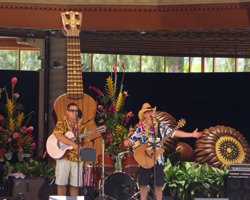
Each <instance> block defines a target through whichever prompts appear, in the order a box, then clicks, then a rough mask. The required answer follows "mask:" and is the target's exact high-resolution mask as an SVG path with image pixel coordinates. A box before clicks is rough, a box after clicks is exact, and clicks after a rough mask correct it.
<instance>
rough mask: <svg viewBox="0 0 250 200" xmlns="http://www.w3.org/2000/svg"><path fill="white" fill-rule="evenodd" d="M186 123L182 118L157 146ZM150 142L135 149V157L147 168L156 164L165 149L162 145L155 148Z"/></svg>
mask: <svg viewBox="0 0 250 200" xmlns="http://www.w3.org/2000/svg"><path fill="white" fill-rule="evenodd" d="M185 123H186V120H185V119H180V120H179V121H178V123H177V126H176V127H175V128H174V129H172V131H171V132H170V133H169V134H168V135H166V136H164V137H163V138H162V140H161V141H160V142H159V143H157V146H162V145H163V143H164V142H165V141H166V140H167V139H168V138H169V137H172V136H173V134H174V132H175V131H176V130H177V129H179V128H181V127H183V126H184V125H185ZM149 146H150V145H149V142H148V143H146V144H143V145H140V146H138V147H136V148H135V149H134V158H135V160H136V161H137V162H138V164H139V165H140V166H142V167H143V168H145V169H149V168H151V167H153V166H154V164H155V163H154V161H157V159H158V158H159V156H160V155H161V154H162V153H164V149H163V148H162V147H159V148H156V149H155V150H153V149H152V148H150V147H149Z"/></svg>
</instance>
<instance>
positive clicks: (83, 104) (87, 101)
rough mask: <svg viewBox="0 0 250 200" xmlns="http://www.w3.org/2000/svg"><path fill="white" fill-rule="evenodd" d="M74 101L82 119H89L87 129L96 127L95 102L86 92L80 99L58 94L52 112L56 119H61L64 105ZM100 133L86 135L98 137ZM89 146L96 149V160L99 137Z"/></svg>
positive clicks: (63, 113) (99, 147) (90, 137)
mask: <svg viewBox="0 0 250 200" xmlns="http://www.w3.org/2000/svg"><path fill="white" fill-rule="evenodd" d="M71 102H74V103H76V104H77V105H78V107H79V109H80V110H81V111H82V121H83V122H87V121H88V120H90V121H89V122H88V123H87V124H86V125H85V126H86V129H87V131H88V130H94V129H96V124H95V120H94V118H95V113H96V102H95V100H94V99H93V98H92V97H90V96H89V95H88V94H85V93H83V94H82V98H81V99H71V98H69V97H68V95H67V94H63V95H61V96H59V97H58V98H57V99H56V100H55V102H54V106H53V109H54V112H55V115H56V120H62V119H63V117H64V116H65V115H66V107H67V105H68V104H69V103H71ZM100 136H101V134H100V133H93V134H91V135H90V136H88V138H89V139H93V138H97V137H100ZM90 148H95V149H96V160H97V157H98V155H99V154H101V151H102V149H101V137H100V138H98V139H96V140H95V141H94V145H92V146H90Z"/></svg>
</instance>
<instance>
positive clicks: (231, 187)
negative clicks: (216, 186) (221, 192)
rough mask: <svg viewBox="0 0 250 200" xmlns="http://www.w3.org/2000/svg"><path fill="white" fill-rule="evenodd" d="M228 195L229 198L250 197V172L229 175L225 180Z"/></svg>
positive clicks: (234, 199)
mask: <svg viewBox="0 0 250 200" xmlns="http://www.w3.org/2000/svg"><path fill="white" fill-rule="evenodd" d="M225 187H226V196H227V197H228V198H229V200H249V199H250V174H246V175H242V174H235V175H230V174H229V175H227V176H226V180H225Z"/></svg>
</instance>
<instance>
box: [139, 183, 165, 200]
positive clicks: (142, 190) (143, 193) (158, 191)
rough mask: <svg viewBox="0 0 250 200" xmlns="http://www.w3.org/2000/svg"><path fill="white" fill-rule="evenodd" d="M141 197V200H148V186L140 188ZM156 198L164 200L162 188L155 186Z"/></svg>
mask: <svg viewBox="0 0 250 200" xmlns="http://www.w3.org/2000/svg"><path fill="white" fill-rule="evenodd" d="M140 195H141V200H147V195H148V186H147V185H141V186H140ZM155 198H156V200H162V186H155Z"/></svg>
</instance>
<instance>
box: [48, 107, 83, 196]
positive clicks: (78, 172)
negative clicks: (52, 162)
mask: <svg viewBox="0 0 250 200" xmlns="http://www.w3.org/2000/svg"><path fill="white" fill-rule="evenodd" d="M78 113H79V109H78V106H77V104H75V103H69V104H68V105H67V115H66V116H65V117H64V119H63V120H62V121H58V122H57V123H56V127H55V129H54V131H53V134H54V135H55V137H56V138H57V139H58V141H59V142H61V143H63V144H65V145H69V146H71V147H73V148H72V149H70V150H68V151H67V152H66V153H65V154H64V155H63V157H62V158H60V159H57V160H56V182H55V183H56V185H57V194H58V195H60V196H65V195H66V191H67V185H68V182H69V184H70V190H69V191H70V195H71V196H77V195H78V188H77V187H78V186H79V187H80V186H82V163H81V162H80V163H79V166H78V159H79V149H78V148H79V145H78V144H77V141H73V140H71V139H70V138H68V137H66V136H65V133H67V132H69V131H71V132H72V133H73V134H74V135H75V136H77V134H80V133H83V132H84V127H83V126H82V125H81V120H79V115H78ZM79 142H80V147H81V148H83V147H86V146H87V145H88V143H86V142H84V141H83V140H80V141H79ZM77 178H78V179H79V182H78V180H77Z"/></svg>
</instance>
